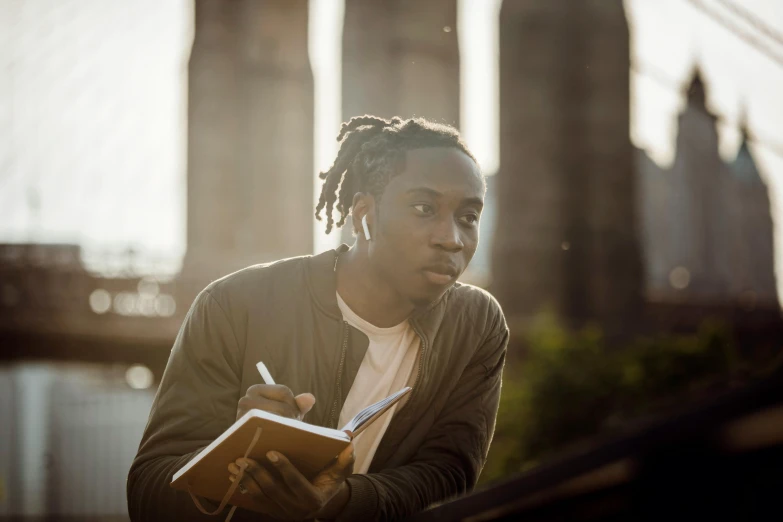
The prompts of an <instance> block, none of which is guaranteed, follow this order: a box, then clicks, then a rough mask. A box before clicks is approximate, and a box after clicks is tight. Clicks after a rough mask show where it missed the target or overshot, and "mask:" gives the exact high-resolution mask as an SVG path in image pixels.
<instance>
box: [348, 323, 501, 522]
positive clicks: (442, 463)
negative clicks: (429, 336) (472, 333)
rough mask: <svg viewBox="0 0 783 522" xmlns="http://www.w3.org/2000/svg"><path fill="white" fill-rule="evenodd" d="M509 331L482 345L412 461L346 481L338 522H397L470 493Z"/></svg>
mask: <svg viewBox="0 0 783 522" xmlns="http://www.w3.org/2000/svg"><path fill="white" fill-rule="evenodd" d="M508 336H509V334H508V328H507V327H506V326H505V324H504V325H503V329H502V331H501V332H499V333H496V334H494V335H493V336H492V337H491V338H489V339H488V340H487V341H485V342H484V344H483V345H482V346H481V347H480V349H479V350H478V351H477V352H476V355H475V356H474V357H473V360H472V361H471V363H470V365H469V366H468V367H467V368H466V369H465V371H464V372H463V373H462V376H461V377H460V379H459V381H458V384H457V386H456V387H455V388H454V391H453V392H452V394H451V396H450V397H449V400H448V403H447V404H448V405H447V407H446V408H445V409H444V411H443V412H442V413H441V415H440V416H439V417H438V419H437V420H436V422H435V424H434V425H433V427H432V429H431V430H430V432H429V435H428V437H427V439H426V440H425V442H424V444H422V446H421V447H420V448H419V450H418V451H417V453H416V454H415V455H414V457H413V458H412V459H411V461H410V462H409V463H408V464H406V465H404V466H400V467H397V468H393V469H388V470H384V471H381V472H378V473H372V474H369V475H352V476H351V477H349V478H348V484H349V486H350V490H351V497H350V500H349V501H348V504H347V505H346V507H345V509H344V510H343V512H342V513H341V514H340V516H339V517H338V519H337V520H339V521H346V522H347V521H351V520H380V521H385V520H399V519H402V518H405V517H407V516H410V515H413V514H415V513H418V512H420V511H423V510H425V509H427V508H428V507H430V506H433V505H434V504H437V503H441V502H444V501H446V500H449V499H452V498H455V497H457V496H460V495H463V494H465V493H468V492H470V491H472V489H473V488H474V487H475V485H476V482H477V481H478V477H479V474H480V473H481V469H482V467H483V466H484V463H485V462H486V458H487V452H488V451H489V445H490V442H491V441H492V435H493V433H494V431H495V418H496V416H497V409H498V402H499V400H500V385H501V374H502V372H503V365H504V362H505V356H506V346H507V345H508Z"/></svg>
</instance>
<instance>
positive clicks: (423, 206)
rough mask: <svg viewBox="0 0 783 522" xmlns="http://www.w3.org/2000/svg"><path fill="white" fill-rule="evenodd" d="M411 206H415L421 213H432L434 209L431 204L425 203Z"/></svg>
mask: <svg viewBox="0 0 783 522" xmlns="http://www.w3.org/2000/svg"><path fill="white" fill-rule="evenodd" d="M413 208H415V209H416V210H417V211H418V212H419V213H421V214H432V213H433V210H434V209H433V208H432V205H428V204H426V203H417V204H416V205H413Z"/></svg>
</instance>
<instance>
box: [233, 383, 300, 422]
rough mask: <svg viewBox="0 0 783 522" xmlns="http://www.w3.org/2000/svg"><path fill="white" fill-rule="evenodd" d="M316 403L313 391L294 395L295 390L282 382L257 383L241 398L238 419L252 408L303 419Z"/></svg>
mask: <svg viewBox="0 0 783 522" xmlns="http://www.w3.org/2000/svg"><path fill="white" fill-rule="evenodd" d="M314 404H315V397H314V396H313V394H312V393H302V394H300V395H297V396H296V397H294V394H293V392H292V391H291V390H290V389H289V388H288V387H287V386H283V385H282V384H256V385H254V386H251V387H250V388H248V389H247V393H245V396H244V397H242V398H241V399H239V405H238V406H237V419H238V418H240V417H241V416H242V415H244V414H245V413H247V412H248V411H250V410H252V409H256V410H264V411H268V412H269V413H274V414H275V415H280V416H281V417H288V418H289V419H296V420H302V417H304V416H305V414H306V413H307V412H308V411H310V409H311V408H312V407H313V405H314Z"/></svg>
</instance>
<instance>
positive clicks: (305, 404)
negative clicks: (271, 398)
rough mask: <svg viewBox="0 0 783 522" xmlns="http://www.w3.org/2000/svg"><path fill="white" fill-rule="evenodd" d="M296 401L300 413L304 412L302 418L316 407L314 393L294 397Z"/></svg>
mask: <svg viewBox="0 0 783 522" xmlns="http://www.w3.org/2000/svg"><path fill="white" fill-rule="evenodd" d="M294 401H296V405H297V406H299V411H301V412H302V416H303V417H304V415H305V414H306V413H307V412H308V411H310V410H311V409H312V408H313V406H314V405H315V395H313V394H312V393H301V394H299V395H297V396H296V397H294Z"/></svg>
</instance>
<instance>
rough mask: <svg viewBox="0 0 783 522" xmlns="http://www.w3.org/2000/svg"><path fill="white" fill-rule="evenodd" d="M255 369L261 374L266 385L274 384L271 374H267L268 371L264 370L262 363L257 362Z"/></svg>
mask: <svg viewBox="0 0 783 522" xmlns="http://www.w3.org/2000/svg"><path fill="white" fill-rule="evenodd" d="M256 368H258V373H260V374H261V378H262V379H264V382H265V383H266V384H274V383H275V380H274V379H273V378H272V374H271V373H269V370H267V369H266V365H265V364H264V363H262V362H260V361H259V362H258V363H257V364H256Z"/></svg>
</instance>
